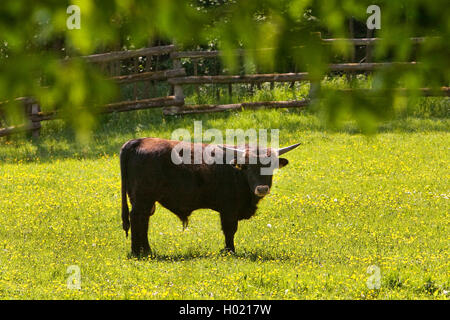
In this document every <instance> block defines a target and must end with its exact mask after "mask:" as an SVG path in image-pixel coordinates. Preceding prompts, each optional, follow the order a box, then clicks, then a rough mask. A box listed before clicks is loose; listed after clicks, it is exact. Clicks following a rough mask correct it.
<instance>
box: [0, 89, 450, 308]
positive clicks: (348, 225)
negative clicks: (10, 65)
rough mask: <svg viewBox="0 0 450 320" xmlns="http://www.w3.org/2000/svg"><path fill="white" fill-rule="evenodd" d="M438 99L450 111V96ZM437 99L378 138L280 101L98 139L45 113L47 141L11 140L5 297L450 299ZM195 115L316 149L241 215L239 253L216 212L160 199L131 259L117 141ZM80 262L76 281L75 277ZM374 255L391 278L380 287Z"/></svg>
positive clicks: (121, 128) (164, 133)
mask: <svg viewBox="0 0 450 320" xmlns="http://www.w3.org/2000/svg"><path fill="white" fill-rule="evenodd" d="M294 89H295V88H294ZM297 89H298V90H297V91H295V90H292V89H289V88H288V87H287V86H277V87H276V88H275V91H274V93H267V89H265V88H262V89H261V90H257V91H256V93H255V95H254V97H255V98H254V99H258V98H261V99H267V95H268V94H269V95H275V98H276V99H280V98H288V99H289V98H295V97H294V96H296V97H297V98H298V97H299V95H301V94H302V92H303V91H302V90H304V92H303V93H306V92H307V90H306V89H304V88H302V87H300V88H297ZM296 93H297V94H296ZM291 95H294V96H291ZM286 96H287V97H286ZM237 97H239V95H238V94H237ZM189 99H190V101H191V102H193V101H195V100H196V99H198V98H196V97H194V96H190V97H188V98H187V101H189ZM236 99H238V98H236ZM241 100H242V99H241ZM427 101H430V100H427ZM431 101H432V100H431ZM436 101H437V102H436V103H439V104H440V108H441V109H442V108H443V110H444V112H448V109H449V107H448V105H449V104H448V98H447V99H440V100H436ZM202 102H203V103H207V102H208V101H202ZM442 105H444V107H442ZM425 109H426V110H429V108H428V107H427V105H426V103H425V102H423V104H422V105H421V106H419V107H418V108H417V110H419V111H415V112H416V113H415V112H411V113H410V114H409V115H406V116H405V115H402V116H400V117H398V119H396V120H393V121H389V122H384V123H381V124H380V126H379V132H378V134H376V135H371V136H366V135H362V134H361V133H360V132H359V130H358V128H357V127H356V126H355V124H354V123H353V122H351V121H350V122H346V123H345V124H344V126H342V127H341V128H339V129H333V130H331V129H327V128H326V127H325V126H324V124H323V122H322V121H321V118H320V117H319V116H318V115H317V114H316V113H313V112H309V111H301V110H294V109H292V110H288V109H282V110H259V111H243V112H229V113H217V114H203V115H200V116H184V117H162V116H161V111H160V110H143V111H138V112H128V113H123V114H111V115H106V116H104V117H102V118H101V120H100V123H99V124H98V126H97V128H96V130H95V132H94V134H93V137H92V140H91V142H90V143H89V144H87V145H83V144H80V143H78V142H77V140H76V139H75V135H74V133H73V132H72V131H71V129H70V128H67V127H66V126H65V125H64V123H62V122H61V121H51V122H46V123H44V124H43V128H42V131H41V138H40V139H39V140H37V141H31V140H27V139H25V138H24V137H21V136H19V137H11V139H10V140H6V139H4V138H3V139H1V140H0V299H448V297H449V290H450V278H449V272H450V260H449V244H450V241H449V240H450V237H449V235H450V230H449V222H450V219H449V218H450V216H449V213H450V200H449V198H450V170H449V163H450V135H449V132H450V120H449V118H448V115H447V116H445V115H444V116H440V117H433V116H430V115H429V114H426V112H425V111H423V110H425ZM445 110H446V111H445ZM194 120H201V121H202V124H203V130H206V129H209V128H217V129H220V130H225V129H228V128H242V129H249V128H266V129H270V128H278V129H280V146H286V145H289V144H293V143H295V142H298V141H300V142H302V143H303V145H302V146H300V147H299V148H297V149H295V150H294V151H292V152H290V153H289V154H287V155H286V158H288V160H289V161H290V164H289V165H288V166H287V167H285V168H283V169H281V170H279V171H278V172H277V173H276V174H275V176H274V184H273V188H272V191H271V194H270V195H268V196H267V197H266V198H264V199H263V200H262V201H261V202H260V205H259V210H258V211H257V214H256V216H254V217H253V218H252V219H250V220H246V221H241V222H240V223H239V229H238V232H237V234H236V238H235V244H236V251H237V253H236V255H223V254H220V252H219V251H220V250H221V249H222V248H223V246H224V237H223V234H222V232H221V229H220V220H219V214H218V213H216V212H214V211H212V210H199V211H196V212H194V213H193V214H192V216H191V218H190V224H189V228H188V229H187V230H185V231H183V230H182V224H181V222H180V221H179V220H178V218H177V217H176V216H175V215H174V214H172V213H171V212H169V211H167V210H166V209H164V208H162V207H161V206H159V205H157V209H156V213H155V214H154V215H153V216H152V217H151V218H150V229H149V240H150V246H151V248H152V250H153V256H152V257H151V258H148V259H141V260H138V259H135V258H132V257H130V239H129V238H128V239H126V238H125V233H124V232H123V230H122V229H121V218H120V172H119V158H118V154H119V149H120V147H121V145H122V144H123V143H124V142H126V141H127V140H129V139H131V138H136V137H147V136H153V137H162V138H170V137H171V132H172V131H173V130H175V129H177V128H186V129H189V130H192V129H193V125H194ZM72 265H76V266H78V267H79V270H80V276H81V289H79V290H77V289H69V288H68V284H67V282H68V279H69V278H70V276H71V275H72V276H73V274H71V273H70V272H69V273H67V270H68V267H69V266H72ZM371 266H376V267H378V268H379V271H380V278H379V279H380V283H379V284H380V286H379V289H377V288H376V287H375V288H374V287H373V286H372V289H371V288H370V287H371V286H370V285H369V286H368V285H367V282H368V281H369V284H373V283H374V282H372V279H373V276H374V274H373V273H372V272H371V268H372V267H371ZM368 271H369V272H368Z"/></svg>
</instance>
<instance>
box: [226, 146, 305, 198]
mask: <svg viewBox="0 0 450 320" xmlns="http://www.w3.org/2000/svg"><path fill="white" fill-rule="evenodd" d="M299 145H300V143H297V144H294V145H292V146H289V147H285V148H281V149H273V148H267V149H259V148H253V149H252V148H245V149H243V148H242V149H239V148H232V147H226V146H220V147H221V148H222V149H223V151H225V152H226V153H227V157H226V158H227V160H228V164H230V165H232V166H233V167H234V168H235V169H236V170H240V171H241V172H242V174H244V175H245V177H246V178H247V181H248V185H249V187H250V190H251V192H253V193H254V194H255V195H256V196H258V197H264V196H265V195H267V194H268V193H269V192H270V188H271V186H272V176H273V171H274V170H275V169H278V168H283V167H284V166H286V165H287V164H288V163H289V161H288V160H287V159H285V158H280V156H281V155H283V154H285V153H286V152H289V151H291V150H292V149H295V148H297V147H298V146H299Z"/></svg>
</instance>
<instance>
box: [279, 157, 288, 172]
mask: <svg viewBox="0 0 450 320" xmlns="http://www.w3.org/2000/svg"><path fill="white" fill-rule="evenodd" d="M288 163H289V161H288V159H285V158H278V168H279V169H280V168H283V167H285V166H287V165H288Z"/></svg>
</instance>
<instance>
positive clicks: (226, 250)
mask: <svg viewBox="0 0 450 320" xmlns="http://www.w3.org/2000/svg"><path fill="white" fill-rule="evenodd" d="M220 254H222V255H224V256H228V255H236V252H235V251H234V249H231V248H223V249H222V250H220Z"/></svg>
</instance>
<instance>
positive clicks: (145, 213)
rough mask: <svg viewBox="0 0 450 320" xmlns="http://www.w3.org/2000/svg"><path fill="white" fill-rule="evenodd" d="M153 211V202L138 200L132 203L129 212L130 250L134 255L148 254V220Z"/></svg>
mask: <svg viewBox="0 0 450 320" xmlns="http://www.w3.org/2000/svg"><path fill="white" fill-rule="evenodd" d="M153 213H155V203H154V202H152V203H149V202H148V201H146V202H145V205H142V204H140V203H139V202H138V203H136V205H133V208H132V210H131V212H130V222H131V252H132V254H133V255H134V256H137V257H140V256H148V255H149V254H150V245H149V243H148V222H149V219H150V216H151V215H153Z"/></svg>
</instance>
